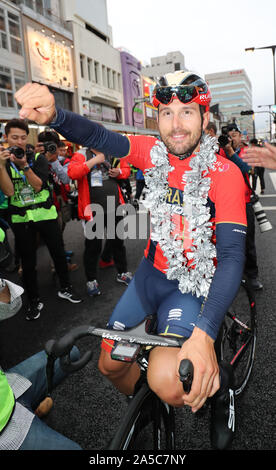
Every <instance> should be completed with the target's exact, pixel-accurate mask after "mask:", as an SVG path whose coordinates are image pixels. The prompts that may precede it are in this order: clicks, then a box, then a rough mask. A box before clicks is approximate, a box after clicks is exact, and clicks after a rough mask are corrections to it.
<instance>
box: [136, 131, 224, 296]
mask: <svg viewBox="0 0 276 470" xmlns="http://www.w3.org/2000/svg"><path fill="white" fill-rule="evenodd" d="M217 151H218V147H217V140H216V139H215V138H212V137H210V136H204V137H203V138H202V139H201V142H200V151H199V152H196V153H195V155H194V156H193V157H192V158H191V160H190V168H191V170H189V171H185V173H184V174H183V175H182V183H183V187H184V192H183V205H182V206H176V205H173V204H168V203H167V202H166V195H167V192H168V188H169V184H168V175H169V172H171V171H173V170H174V167H172V166H171V165H170V163H169V158H168V152H167V149H166V146H165V145H164V143H163V142H161V141H159V140H157V141H156V144H155V145H154V146H153V148H152V149H151V153H150V155H151V161H152V163H153V165H154V167H153V168H149V169H147V170H146V171H145V183H146V188H147V189H146V198H145V201H144V205H145V207H146V208H147V209H149V211H150V213H151V239H152V240H153V241H156V242H158V243H159V245H160V247H161V249H162V251H163V254H164V256H165V257H166V258H167V260H168V269H167V271H166V275H167V278H168V279H177V280H178V281H179V289H180V291H181V292H182V293H188V292H192V293H193V294H195V295H197V296H198V297H200V296H204V297H207V295H208V292H209V288H210V285H211V282H212V278H213V275H214V272H215V266H214V258H215V256H216V248H215V246H214V244H213V243H212V241H211V237H212V229H211V226H212V223H211V222H210V209H209V208H208V207H207V198H208V192H209V189H210V184H211V179H210V178H209V177H207V176H206V175H207V174H208V173H209V171H210V169H212V168H213V165H214V163H215V162H216V160H217V158H216V154H215V153H216V152H217ZM175 213H176V214H179V215H181V216H184V217H185V218H186V220H187V221H188V224H189V231H190V232H192V233H191V235H192V246H191V247H190V248H189V251H187V252H184V250H183V240H180V239H177V235H175V236H173V235H172V232H173V230H174V227H175V224H174V223H173V221H172V215H173V214H175ZM188 261H189V262H192V264H191V265H189V267H187V262H188Z"/></svg>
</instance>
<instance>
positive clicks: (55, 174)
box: [37, 129, 78, 271]
mask: <svg viewBox="0 0 276 470" xmlns="http://www.w3.org/2000/svg"><path fill="white" fill-rule="evenodd" d="M37 147H38V148H39V152H41V153H42V154H43V155H44V156H45V157H46V159H47V160H48V162H49V183H50V186H51V189H52V194H53V200H54V204H55V206H56V210H57V214H58V223H59V226H60V229H61V232H62V234H63V232H64V230H65V226H66V224H67V222H69V221H70V220H71V219H72V217H71V215H72V214H71V206H70V205H69V203H68V192H69V191H70V186H69V183H70V182H71V180H70V178H69V176H68V174H67V170H68V165H67V166H65V165H64V164H63V163H62V161H61V160H60V158H59V153H60V147H61V141H60V138H59V135H58V134H57V133H56V132H55V131H54V130H51V129H48V130H45V131H44V132H41V133H40V134H39V135H38V144H37ZM63 245H64V243H63ZM65 254H66V260H67V265H68V269H69V271H76V270H77V269H78V265H77V264H75V263H71V256H72V251H65ZM52 269H53V271H54V267H52Z"/></svg>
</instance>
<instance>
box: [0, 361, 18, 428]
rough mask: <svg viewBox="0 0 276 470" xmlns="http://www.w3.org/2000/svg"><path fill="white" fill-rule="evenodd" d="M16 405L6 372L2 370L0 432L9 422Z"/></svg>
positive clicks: (0, 380) (0, 376) (0, 373)
mask: <svg viewBox="0 0 276 470" xmlns="http://www.w3.org/2000/svg"><path fill="white" fill-rule="evenodd" d="M14 406H15V399H14V395H13V391H12V389H11V387H10V385H9V383H8V380H7V377H6V376H5V374H4V372H3V371H2V370H0V433H1V432H2V431H3V429H4V428H5V426H6V425H7V424H8V422H9V419H10V417H11V415H12V412H13V409H14Z"/></svg>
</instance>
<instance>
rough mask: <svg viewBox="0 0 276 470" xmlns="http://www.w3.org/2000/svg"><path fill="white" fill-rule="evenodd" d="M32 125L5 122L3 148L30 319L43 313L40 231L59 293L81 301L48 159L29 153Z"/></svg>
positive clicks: (3, 182)
mask: <svg viewBox="0 0 276 470" xmlns="http://www.w3.org/2000/svg"><path fill="white" fill-rule="evenodd" d="M28 134H29V128H28V126H27V124H26V123H25V121H24V120H21V119H12V120H11V121H9V122H8V123H7V124H6V126H5V139H6V142H7V143H8V145H9V147H8V149H3V147H2V148H0V188H1V190H2V191H3V193H4V194H6V195H7V196H9V206H8V212H9V222H10V226H11V228H12V231H13V233H14V236H15V241H16V246H17V249H18V252H19V256H20V258H21V263H22V276H23V282H24V287H25V291H26V294H27V297H28V301H29V305H28V309H27V316H26V319H27V320H36V319H37V318H39V316H40V311H41V309H42V308H43V303H42V302H41V301H40V299H39V292H38V285H37V273H36V248H37V234H39V235H40V237H41V238H42V239H43V240H44V242H45V244H46V246H47V248H48V249H49V252H50V255H51V257H52V259H53V262H54V265H55V270H56V273H57V275H58V278H59V281H60V289H59V291H58V297H60V298H62V299H66V300H69V301H70V302H72V303H79V302H81V299H80V298H79V297H78V296H77V295H76V294H75V293H74V292H73V290H72V286H71V284H70V280H69V273H68V267H67V262H66V255H65V252H64V246H63V240H62V234H61V231H60V228H59V226H58V222H57V211H56V208H55V205H54V204H53V199H52V194H51V191H50V187H49V183H48V176H49V171H48V161H47V159H46V158H45V156H44V155H42V154H36V155H34V154H30V155H27V154H26V145H27V139H28Z"/></svg>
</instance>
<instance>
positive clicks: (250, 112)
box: [241, 109, 254, 116]
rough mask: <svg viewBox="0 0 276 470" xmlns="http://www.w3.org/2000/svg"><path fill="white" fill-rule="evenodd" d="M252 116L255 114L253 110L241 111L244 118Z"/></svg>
mask: <svg viewBox="0 0 276 470" xmlns="http://www.w3.org/2000/svg"><path fill="white" fill-rule="evenodd" d="M250 114H254V111H253V109H249V110H248V111H241V115H242V116H248V115H250Z"/></svg>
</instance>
